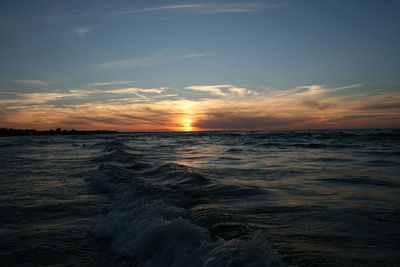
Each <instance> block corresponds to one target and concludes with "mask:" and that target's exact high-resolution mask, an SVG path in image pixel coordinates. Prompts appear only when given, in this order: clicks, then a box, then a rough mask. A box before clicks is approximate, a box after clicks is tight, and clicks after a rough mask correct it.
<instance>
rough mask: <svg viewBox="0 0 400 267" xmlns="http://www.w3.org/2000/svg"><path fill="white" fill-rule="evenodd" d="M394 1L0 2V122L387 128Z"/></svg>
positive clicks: (139, 127)
mask: <svg viewBox="0 0 400 267" xmlns="http://www.w3.org/2000/svg"><path fill="white" fill-rule="evenodd" d="M399 14H400V1H397V0H393V1H390V0H382V1H377V0H374V1H369V0H358V1H357V0H313V1H311V0H310V1H309V0H282V1H279V0H274V1H251V0H250V1H165V0H164V1H95V0H93V1H89V0H88V1H83V0H82V1H74V0H68V1H58V0H52V1H50V0H47V1H41V0H38V1H19V0H12V1H11V0H3V1H1V3H0V36H1V42H0V59H1V60H0V127H7V128H19V129H25V128H36V129H50V128H53V129H54V128H57V127H61V128H65V129H77V130H78V129H79V130H84V129H86V130H90V129H104V130H119V131H192V130H275V129H332V128H372V127H400V15H399Z"/></svg>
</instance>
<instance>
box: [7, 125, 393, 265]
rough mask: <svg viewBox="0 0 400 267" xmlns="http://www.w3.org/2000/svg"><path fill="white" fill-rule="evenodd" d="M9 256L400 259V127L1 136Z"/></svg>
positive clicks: (65, 261) (56, 259)
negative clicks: (382, 128)
mask: <svg viewBox="0 0 400 267" xmlns="http://www.w3.org/2000/svg"><path fill="white" fill-rule="evenodd" d="M0 152H1V153H0V265H1V266H43V265H45V266H288V265H289V266H290V265H295V266H399V265H400V130H398V129H397V130H334V131H268V132H195V133H130V134H112V135H88V136H83V135H82V136H32V137H3V138H0Z"/></svg>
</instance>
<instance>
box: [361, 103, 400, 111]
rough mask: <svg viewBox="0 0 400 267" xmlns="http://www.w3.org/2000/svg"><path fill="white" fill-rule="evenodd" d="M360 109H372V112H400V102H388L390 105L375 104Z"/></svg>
mask: <svg viewBox="0 0 400 267" xmlns="http://www.w3.org/2000/svg"><path fill="white" fill-rule="evenodd" d="M360 109H371V110H376V109H378V110H382V109H398V110H400V102H388V103H385V102H384V103H375V104H367V105H364V106H361V107H360Z"/></svg>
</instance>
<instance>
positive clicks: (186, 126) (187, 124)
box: [179, 118, 194, 132]
mask: <svg viewBox="0 0 400 267" xmlns="http://www.w3.org/2000/svg"><path fill="white" fill-rule="evenodd" d="M192 123H193V121H192V120H191V119H188V118H185V119H184V120H183V121H182V125H183V126H181V127H179V129H180V130H181V131H185V132H190V131H193V129H194V128H193V127H192Z"/></svg>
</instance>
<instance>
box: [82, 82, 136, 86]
mask: <svg viewBox="0 0 400 267" xmlns="http://www.w3.org/2000/svg"><path fill="white" fill-rule="evenodd" d="M133 82H134V81H110V82H97V83H90V84H89V86H92V87H96V86H108V85H123V84H130V83H133Z"/></svg>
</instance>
